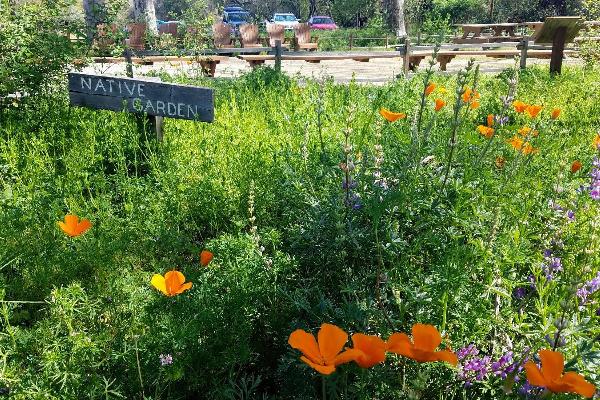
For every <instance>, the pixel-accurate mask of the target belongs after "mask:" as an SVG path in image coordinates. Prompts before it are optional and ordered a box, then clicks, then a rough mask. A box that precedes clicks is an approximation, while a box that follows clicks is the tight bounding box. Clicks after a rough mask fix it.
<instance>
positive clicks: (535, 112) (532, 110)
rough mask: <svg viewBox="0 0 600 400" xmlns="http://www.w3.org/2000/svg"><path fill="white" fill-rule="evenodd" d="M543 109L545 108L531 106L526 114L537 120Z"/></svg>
mask: <svg viewBox="0 0 600 400" xmlns="http://www.w3.org/2000/svg"><path fill="white" fill-rule="evenodd" d="M542 108H543V107H542V106H536V105H530V106H527V108H526V109H525V112H526V113H527V115H529V116H530V117H531V118H535V117H537V115H538V114H539V113H540V111H542Z"/></svg>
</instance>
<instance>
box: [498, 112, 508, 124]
mask: <svg viewBox="0 0 600 400" xmlns="http://www.w3.org/2000/svg"><path fill="white" fill-rule="evenodd" d="M495 120H496V123H497V124H498V125H500V126H504V125H505V124H506V123H507V122H508V116H506V117H501V116H500V115H496V117H495Z"/></svg>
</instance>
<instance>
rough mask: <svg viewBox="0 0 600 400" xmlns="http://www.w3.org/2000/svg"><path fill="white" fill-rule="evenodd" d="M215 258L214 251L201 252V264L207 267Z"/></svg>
mask: <svg viewBox="0 0 600 400" xmlns="http://www.w3.org/2000/svg"><path fill="white" fill-rule="evenodd" d="M212 259H213V253H211V252H210V251H208V250H202V251H201V252H200V265H202V266H203V267H206V266H207V265H208V264H210V262H211V261H212Z"/></svg>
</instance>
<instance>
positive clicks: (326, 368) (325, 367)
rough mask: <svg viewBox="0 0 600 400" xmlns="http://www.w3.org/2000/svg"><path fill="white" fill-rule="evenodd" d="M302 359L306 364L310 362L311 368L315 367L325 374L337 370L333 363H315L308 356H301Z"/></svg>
mask: <svg viewBox="0 0 600 400" xmlns="http://www.w3.org/2000/svg"><path fill="white" fill-rule="evenodd" d="M300 359H301V360H302V361H304V362H305V363H306V364H308V365H309V366H310V367H311V368H313V369H315V370H316V371H318V372H320V373H321V374H323V375H331V374H332V373H333V372H334V371H335V366H333V365H320V364H315V363H314V362H312V361H311V360H309V359H308V358H306V357H304V356H302V357H300Z"/></svg>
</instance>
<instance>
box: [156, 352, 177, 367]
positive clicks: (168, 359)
mask: <svg viewBox="0 0 600 400" xmlns="http://www.w3.org/2000/svg"><path fill="white" fill-rule="evenodd" d="M158 359H159V360H160V365H161V366H163V367H166V366H167V365H171V364H173V356H172V355H170V354H161V355H159V356H158Z"/></svg>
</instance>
